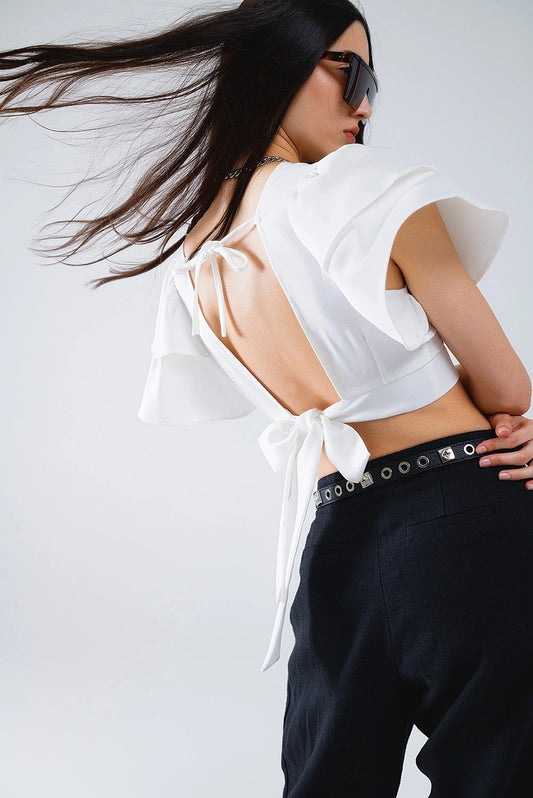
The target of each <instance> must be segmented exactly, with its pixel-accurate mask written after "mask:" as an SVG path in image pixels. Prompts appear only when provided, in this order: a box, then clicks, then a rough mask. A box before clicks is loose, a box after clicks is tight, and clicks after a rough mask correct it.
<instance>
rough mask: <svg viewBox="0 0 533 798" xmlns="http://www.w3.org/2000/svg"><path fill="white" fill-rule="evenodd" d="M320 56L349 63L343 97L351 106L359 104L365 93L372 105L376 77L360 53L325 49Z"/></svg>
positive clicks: (375, 90)
mask: <svg viewBox="0 0 533 798" xmlns="http://www.w3.org/2000/svg"><path fill="white" fill-rule="evenodd" d="M322 58H323V59H327V60H328V61H343V62H344V63H345V64H348V65H349V67H350V70H349V72H348V73H347V76H346V88H345V90H344V95H343V97H344V99H345V100H346V102H347V103H348V104H349V105H351V106H352V108H358V107H359V106H360V105H361V103H362V102H363V99H364V96H365V94H367V95H368V102H369V103H370V105H372V103H373V102H374V98H375V96H376V94H377V92H378V79H377V77H376V75H375V73H374V72H373V71H372V70H371V69H370V67H369V66H368V64H367V63H365V62H364V61H363V59H362V58H361V56H360V55H357V53H352V52H350V51H349V50H344V51H343V52H337V51H336V50H326V52H325V53H324V55H323V56H322Z"/></svg>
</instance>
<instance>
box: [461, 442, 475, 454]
mask: <svg viewBox="0 0 533 798" xmlns="http://www.w3.org/2000/svg"><path fill="white" fill-rule="evenodd" d="M475 451H476V447H475V446H473V445H472V444H471V443H465V445H464V446H463V452H464V453H465V454H474V452H475Z"/></svg>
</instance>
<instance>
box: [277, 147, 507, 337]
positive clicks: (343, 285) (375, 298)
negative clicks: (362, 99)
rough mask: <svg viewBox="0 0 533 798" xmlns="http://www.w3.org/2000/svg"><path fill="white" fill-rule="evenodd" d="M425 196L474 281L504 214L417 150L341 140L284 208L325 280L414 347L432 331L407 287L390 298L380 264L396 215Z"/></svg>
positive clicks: (497, 240)
mask: <svg viewBox="0 0 533 798" xmlns="http://www.w3.org/2000/svg"><path fill="white" fill-rule="evenodd" d="M431 202H436V204H437V207H438V209H439V212H440V214H441V216H442V218H443V220H444V222H445V224H446V227H447V228H448V232H449V235H450V238H451V240H452V242H453V245H454V247H455V249H456V251H457V254H458V256H459V258H460V259H461V261H462V263H463V265H464V267H465V269H466V270H467V272H468V273H469V274H470V276H471V277H472V279H473V280H474V281H475V282H478V280H479V279H480V278H481V277H482V276H483V274H484V273H485V272H486V270H487V269H488V267H489V265H490V263H491V262H492V260H493V259H494V256H495V254H496V252H497V251H498V249H499V247H500V244H501V241H502V239H503V236H504V234H505V231H506V229H507V224H508V216H507V214H506V213H505V212H504V211H502V210H499V209H496V208H491V207H489V206H487V205H485V204H484V203H483V202H481V201H480V200H478V199H476V198H475V197H473V196H472V195H471V194H469V193H467V192H466V191H464V190H462V189H461V188H459V187H458V186H457V185H456V184H455V182H454V181H453V180H452V179H451V178H450V177H449V176H448V175H446V174H445V173H443V172H441V171H439V170H438V169H437V168H436V167H435V166H432V165H429V164H427V163H424V162H423V161H421V160H420V159H419V158H418V156H417V155H416V154H413V153H410V152H407V151H402V150H399V149H392V148H389V147H381V146H380V147H378V146H368V145H362V144H347V145H345V146H343V147H340V148H339V149H338V150H335V152H332V153H330V154H329V155H327V156H326V157H325V158H322V159H321V160H320V161H318V162H316V163H315V164H311V165H309V170H308V171H307V173H305V174H304V175H303V176H300V177H299V180H298V183H297V184H296V187H295V190H294V191H293V192H292V195H291V197H290V200H289V203H288V209H287V210H288V218H289V222H290V224H291V226H292V228H293V230H294V232H295V233H296V235H297V237H298V238H299V239H300V241H301V242H302V243H303V244H304V246H305V247H306V248H307V249H308V250H309V251H310V252H311V253H312V255H313V256H314V257H315V258H316V260H317V261H318V263H319V264H320V268H321V270H322V275H323V277H324V279H325V280H328V281H329V282H332V283H334V284H336V285H337V286H338V288H339V289H340V290H341V291H342V292H343V294H344V295H345V296H346V298H347V299H348V301H349V302H350V304H351V305H352V306H353V307H354V308H355V309H356V310H357V311H358V312H359V313H360V314H361V315H362V316H363V317H364V318H366V319H367V320H368V321H370V322H371V323H372V324H374V325H375V326H376V327H378V328H379V329H380V330H381V331H383V332H384V333H386V334H387V335H389V336H390V337H391V338H393V339H394V340H396V341H398V342H399V343H402V344H403V345H404V346H405V347H406V348H407V349H416V348H417V347H418V346H420V345H421V344H422V343H424V342H425V341H427V340H429V338H431V337H432V336H433V335H434V333H435V331H434V329H433V328H432V327H431V325H429V323H428V321H427V317H426V314H425V312H424V310H423V308H422V307H421V306H420V304H419V303H418V302H417V300H416V299H415V298H414V297H413V296H412V295H411V294H410V293H409V292H408V291H405V292H404V293H403V294H402V295H397V296H395V297H394V300H393V297H392V295H391V294H389V295H388V296H387V292H386V291H385V284H386V277H387V267H388V262H389V258H390V253H391V250H392V245H393V243H394V238H395V236H396V233H397V232H398V230H399V228H400V227H401V225H402V224H403V222H404V221H405V220H406V219H407V218H408V217H409V216H410V215H411V214H412V213H414V211H415V210H417V209H418V208H421V207H423V206H424V205H428V204H429V203H431ZM394 294H396V292H394Z"/></svg>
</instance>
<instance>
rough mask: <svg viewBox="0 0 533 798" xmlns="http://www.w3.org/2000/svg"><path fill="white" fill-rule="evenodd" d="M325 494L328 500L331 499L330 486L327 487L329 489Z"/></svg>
mask: <svg viewBox="0 0 533 798" xmlns="http://www.w3.org/2000/svg"><path fill="white" fill-rule="evenodd" d="M324 496H325V497H326V499H327V500H328V501H329V500H330V499H331V491H330V489H329V488H327V489H326V490H325V491H324Z"/></svg>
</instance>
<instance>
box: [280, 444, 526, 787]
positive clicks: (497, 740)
mask: <svg viewBox="0 0 533 798" xmlns="http://www.w3.org/2000/svg"><path fill="white" fill-rule="evenodd" d="M481 437H486V438H488V437H491V432H490V431H488V432H487V431H485V432H483V431H482V432H481ZM476 438H477V440H479V438H480V433H479V432H473V433H468V434H463V435H457V436H450V437H448V438H446V439H444V438H443V439H441V440H439V441H435V442H429V445H428V443H426V444H423V445H421V446H415V447H411V448H410V449H406V450H404V452H405V454H406V455H412V454H414V455H416V454H417V453H419V452H422V451H424V450H426V449H428V448H432V447H433V445H434V446H437V445H441V446H445V445H446V444H447V443H448V442H453V441H454V440H468V439H472V440H473V439H476ZM388 460H390V457H381V458H377V459H375V460H373V461H370V462H369V468H370V467H371V466H372V467H376V466H377V467H378V468H381V467H383V466H384V465H387V461H388ZM478 461H479V457H477V456H476V457H473V458H472V459H471V460H467V461H465V462H460V463H459V462H457V463H452V464H446V465H444V466H442V467H441V468H437V469H435V470H432V471H428V472H424V473H415V474H413V475H408V476H406V477H405V478H403V479H400V480H398V481H397V482H391V483H390V484H387V485H383V486H375V485H374V486H372V487H371V488H370V489H369V490H368V492H364V493H362V494H359V495H353V496H350V497H349V498H346V499H342V500H340V501H336V502H333V503H332V504H330V505H325V506H323V507H319V508H318V509H317V511H316V516H315V519H314V521H313V523H312V526H311V528H310V531H309V534H308V537H307V540H306V544H305V549H304V551H303V556H302V561H301V564H300V584H299V587H298V590H297V592H296V595H295V598H294V601H293V604H292V607H291V612H290V620H291V624H292V627H293V630H294V634H295V645H294V648H293V651H292V653H291V655H290V658H289V662H288V686H287V703H286V709H285V717H284V722H283V742H282V768H283V772H284V775H285V788H284V792H283V798H394V796H396V795H397V791H398V787H399V784H400V779H401V772H402V766H403V761H404V755H405V748H406V744H407V741H408V738H409V735H410V733H411V730H412V727H413V724H414V725H416V726H417V728H418V729H420V730H421V731H422V732H423V733H424V734H425V735H427V737H428V740H427V741H426V743H425V744H424V746H423V747H422V749H421V750H420V752H419V753H418V755H417V757H416V764H417V766H418V768H419V769H420V770H421V771H422V773H424V774H425V775H426V776H427V777H428V778H429V779H430V781H431V793H430V796H431V798H533V492H530V491H527V490H526V489H525V488H524V484H523V483H521V482H502V481H501V480H499V479H498V476H497V475H498V472H499V471H500V470H501V468H489V469H482V468H480V467H479V465H478ZM340 478H341V475H340V474H339V473H338V472H337V473H335V474H331V475H328V476H326V477H323V478H322V479H320V480H319V482H318V487H319V488H323V487H326V486H327V485H328V484H332V483H333V482H335V481H337V480H339V479H340Z"/></svg>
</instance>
